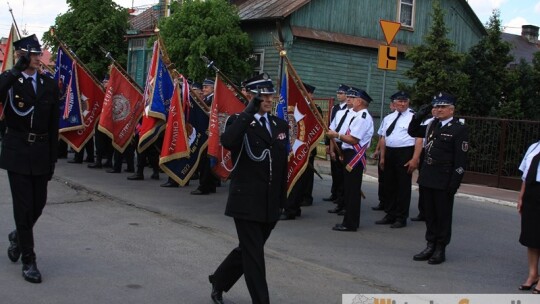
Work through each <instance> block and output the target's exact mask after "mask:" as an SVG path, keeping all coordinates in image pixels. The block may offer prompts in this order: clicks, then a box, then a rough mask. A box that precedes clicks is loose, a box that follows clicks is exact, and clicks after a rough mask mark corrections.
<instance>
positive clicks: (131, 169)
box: [124, 168, 135, 173]
mask: <svg viewBox="0 0 540 304" xmlns="http://www.w3.org/2000/svg"><path fill="white" fill-rule="evenodd" d="M124 172H127V173H133V172H135V169H133V168H127V169H126V170H124Z"/></svg>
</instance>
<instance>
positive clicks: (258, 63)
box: [250, 49, 264, 75]
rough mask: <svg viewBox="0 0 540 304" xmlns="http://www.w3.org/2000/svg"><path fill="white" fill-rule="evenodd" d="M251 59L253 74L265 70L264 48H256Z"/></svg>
mask: <svg viewBox="0 0 540 304" xmlns="http://www.w3.org/2000/svg"><path fill="white" fill-rule="evenodd" d="M250 59H251V60H252V62H253V75H259V74H261V73H262V72H264V71H263V67H264V49H254V50H253V54H251V56H250Z"/></svg>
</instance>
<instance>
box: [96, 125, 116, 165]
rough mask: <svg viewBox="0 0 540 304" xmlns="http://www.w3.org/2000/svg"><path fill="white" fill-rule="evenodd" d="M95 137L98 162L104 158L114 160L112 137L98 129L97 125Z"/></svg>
mask: <svg viewBox="0 0 540 304" xmlns="http://www.w3.org/2000/svg"><path fill="white" fill-rule="evenodd" d="M94 137H95V142H96V158H97V159H96V162H101V160H102V159H108V160H110V161H112V155H113V151H114V148H113V146H112V140H111V138H110V137H109V136H107V134H105V133H103V132H101V131H99V130H97V127H96V132H95V135H94Z"/></svg>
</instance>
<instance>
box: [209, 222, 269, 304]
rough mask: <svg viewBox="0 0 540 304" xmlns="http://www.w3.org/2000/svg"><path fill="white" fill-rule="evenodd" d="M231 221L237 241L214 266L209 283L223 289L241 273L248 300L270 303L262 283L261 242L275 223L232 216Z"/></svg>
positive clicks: (265, 284) (264, 285)
mask: <svg viewBox="0 0 540 304" xmlns="http://www.w3.org/2000/svg"><path fill="white" fill-rule="evenodd" d="M234 224H235V225H236V233H237V234H238V240H239V243H240V244H239V245H238V247H236V248H234V249H233V250H232V251H231V253H229V255H228V256H227V257H226V258H225V260H224V261H223V262H222V263H221V264H220V265H219V267H218V268H217V269H216V271H215V272H214V275H213V282H214V284H215V286H216V288H217V289H218V290H223V291H225V292H227V291H229V290H230V289H231V287H233V285H234V284H235V283H236V281H238V279H240V277H241V276H242V274H243V275H244V279H245V280H246V285H247V288H248V290H249V294H250V296H251V301H252V303H255V304H267V303H270V296H269V295H268V285H267V283H266V266H265V262H264V244H265V243H266V240H267V239H268V237H269V236H270V233H271V232H272V229H274V227H275V226H276V222H272V223H260V222H254V221H248V220H242V219H236V218H235V219H234Z"/></svg>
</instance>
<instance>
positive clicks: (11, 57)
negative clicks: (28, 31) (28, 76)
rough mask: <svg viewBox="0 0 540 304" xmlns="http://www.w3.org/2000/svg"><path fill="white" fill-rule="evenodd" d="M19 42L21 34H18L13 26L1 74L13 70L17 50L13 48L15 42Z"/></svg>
mask: <svg viewBox="0 0 540 304" xmlns="http://www.w3.org/2000/svg"><path fill="white" fill-rule="evenodd" d="M17 40H19V34H18V33H17V29H16V28H15V25H14V24H12V25H11V30H10V31H9V36H8V39H7V41H6V48H5V49H4V56H3V57H4V58H3V61H2V70H0V72H3V71H5V70H9V69H11V68H12V67H13V65H14V64H15V48H14V47H13V41H17Z"/></svg>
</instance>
